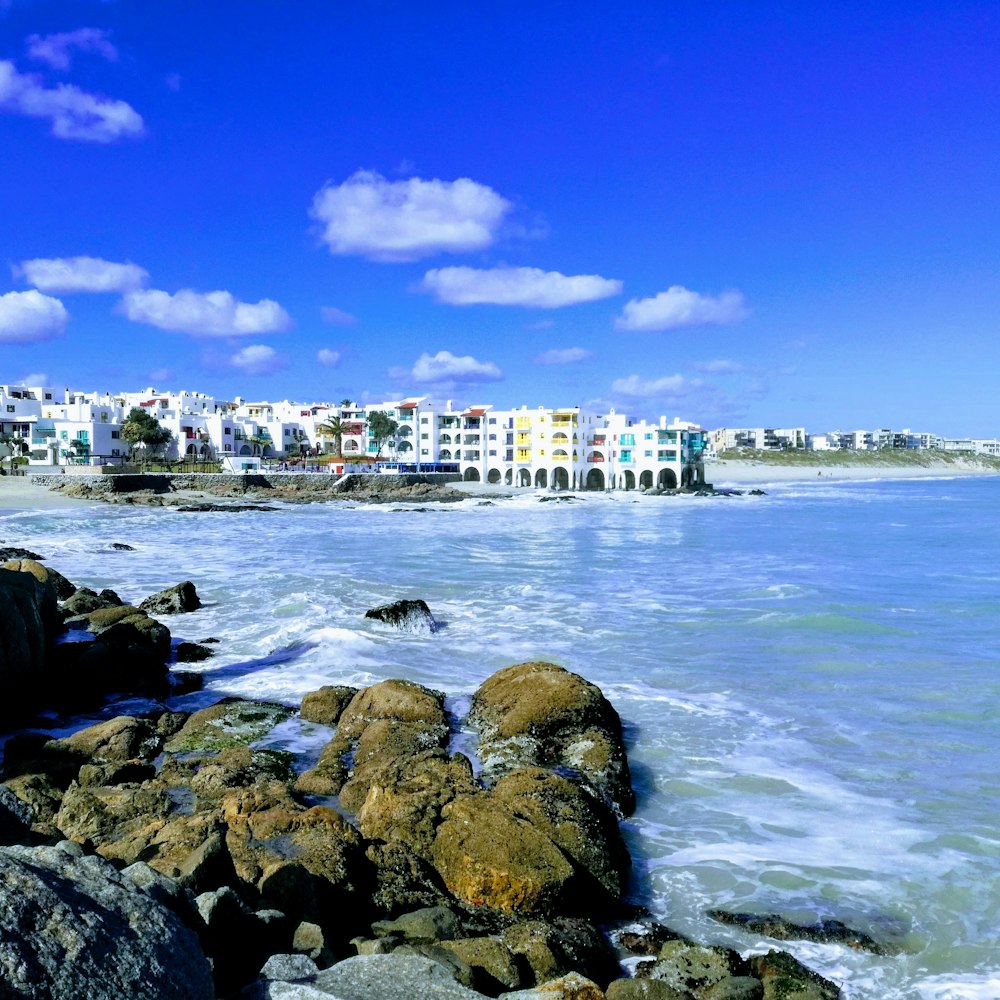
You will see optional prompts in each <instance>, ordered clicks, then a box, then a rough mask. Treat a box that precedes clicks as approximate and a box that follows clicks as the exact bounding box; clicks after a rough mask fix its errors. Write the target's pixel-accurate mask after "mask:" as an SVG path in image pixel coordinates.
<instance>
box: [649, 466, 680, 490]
mask: <svg viewBox="0 0 1000 1000" xmlns="http://www.w3.org/2000/svg"><path fill="white" fill-rule="evenodd" d="M681 475H682V476H686V475H687V470H685V471H684V472H682V473H681ZM656 485H657V486H658V487H659V488H660V489H661V490H676V489H677V473H676V472H674V470H673V469H660V474H659V475H658V476H657V477H656Z"/></svg>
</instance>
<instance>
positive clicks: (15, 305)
mask: <svg viewBox="0 0 1000 1000" xmlns="http://www.w3.org/2000/svg"><path fill="white" fill-rule="evenodd" d="M68 322H69V313H68V312H67V311H66V307H65V306H64V305H63V304H62V303H61V302H60V301H59V300H58V299H53V298H51V297H50V296H48V295H42V293H41V292H37V291H35V290H34V289H32V290H31V291H30V292H8V293H7V294H6V295H0V344H36V343H38V342H39V341H42V340H51V339H52V338H53V337H58V336H59V335H60V334H61V333H62V332H63V330H64V329H65V328H66V324H67V323H68Z"/></svg>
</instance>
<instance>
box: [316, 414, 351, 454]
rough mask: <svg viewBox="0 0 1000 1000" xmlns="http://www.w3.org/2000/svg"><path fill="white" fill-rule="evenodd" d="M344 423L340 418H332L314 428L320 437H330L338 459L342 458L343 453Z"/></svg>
mask: <svg viewBox="0 0 1000 1000" xmlns="http://www.w3.org/2000/svg"><path fill="white" fill-rule="evenodd" d="M344 430H345V426H344V421H343V420H341V419H340V417H333V418H332V419H330V420H328V421H327V422H326V423H325V424H318V425H317V426H316V433H317V435H319V436H320V437H327V436H329V437H332V438H333V443H334V451H336V453H337V455H338V457H340V456H342V455H343V453H344Z"/></svg>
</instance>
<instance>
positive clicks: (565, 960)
mask: <svg viewBox="0 0 1000 1000" xmlns="http://www.w3.org/2000/svg"><path fill="white" fill-rule="evenodd" d="M502 940H503V943H504V944H505V945H507V947H508V948H510V950H511V952H512V953H513V954H514V955H515V957H518V956H519V959H518V960H519V961H521V962H524V963H525V964H527V966H528V967H529V968H530V969H531V974H532V976H533V977H534V984H538V983H546V982H548V981H550V980H552V979H558V978H559V977H560V976H564V975H567V974H568V973H570V972H579V973H581V974H582V975H585V976H586V977H587V978H588V979H591V980H593V981H594V982H595V983H598V984H602V985H603V984H605V983H608V982H610V981H611V980H612V979H615V978H617V977H618V976H620V975H621V969H620V968H619V966H618V961H617V959H616V958H615V956H614V954H613V953H612V951H611V949H610V948H609V947H608V943H607V941H605V939H604V938H603V937H602V936H601V934H600V933H599V932H598V931H597V929H596V928H595V927H594V926H593V924H591V923H590V922H589V921H587V920H581V919H578V918H572V917H557V918H556V919H555V920H553V921H551V922H550V923H546V922H543V921H540V920H527V921H523V922H520V923H516V924H514V925H513V926H512V927H509V928H507V929H506V930H505V931H504V932H503V935H502Z"/></svg>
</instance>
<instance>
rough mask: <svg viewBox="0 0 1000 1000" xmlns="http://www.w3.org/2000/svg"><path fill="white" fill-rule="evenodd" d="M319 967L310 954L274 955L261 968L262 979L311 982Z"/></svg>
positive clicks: (283, 981)
mask: <svg viewBox="0 0 1000 1000" xmlns="http://www.w3.org/2000/svg"><path fill="white" fill-rule="evenodd" d="M318 974H319V967H318V966H317V965H316V963H315V962H314V961H313V960H312V959H311V958H309V956H308V955H272V956H271V957H270V958H269V959H268V960H267V961H266V962H265V963H264V968H263V969H261V970H260V976H261V979H270V980H271V981H272V982H275V981H277V982H282V983H309V982H312V981H313V980H314V979H315V978H316V976H317V975H318Z"/></svg>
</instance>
